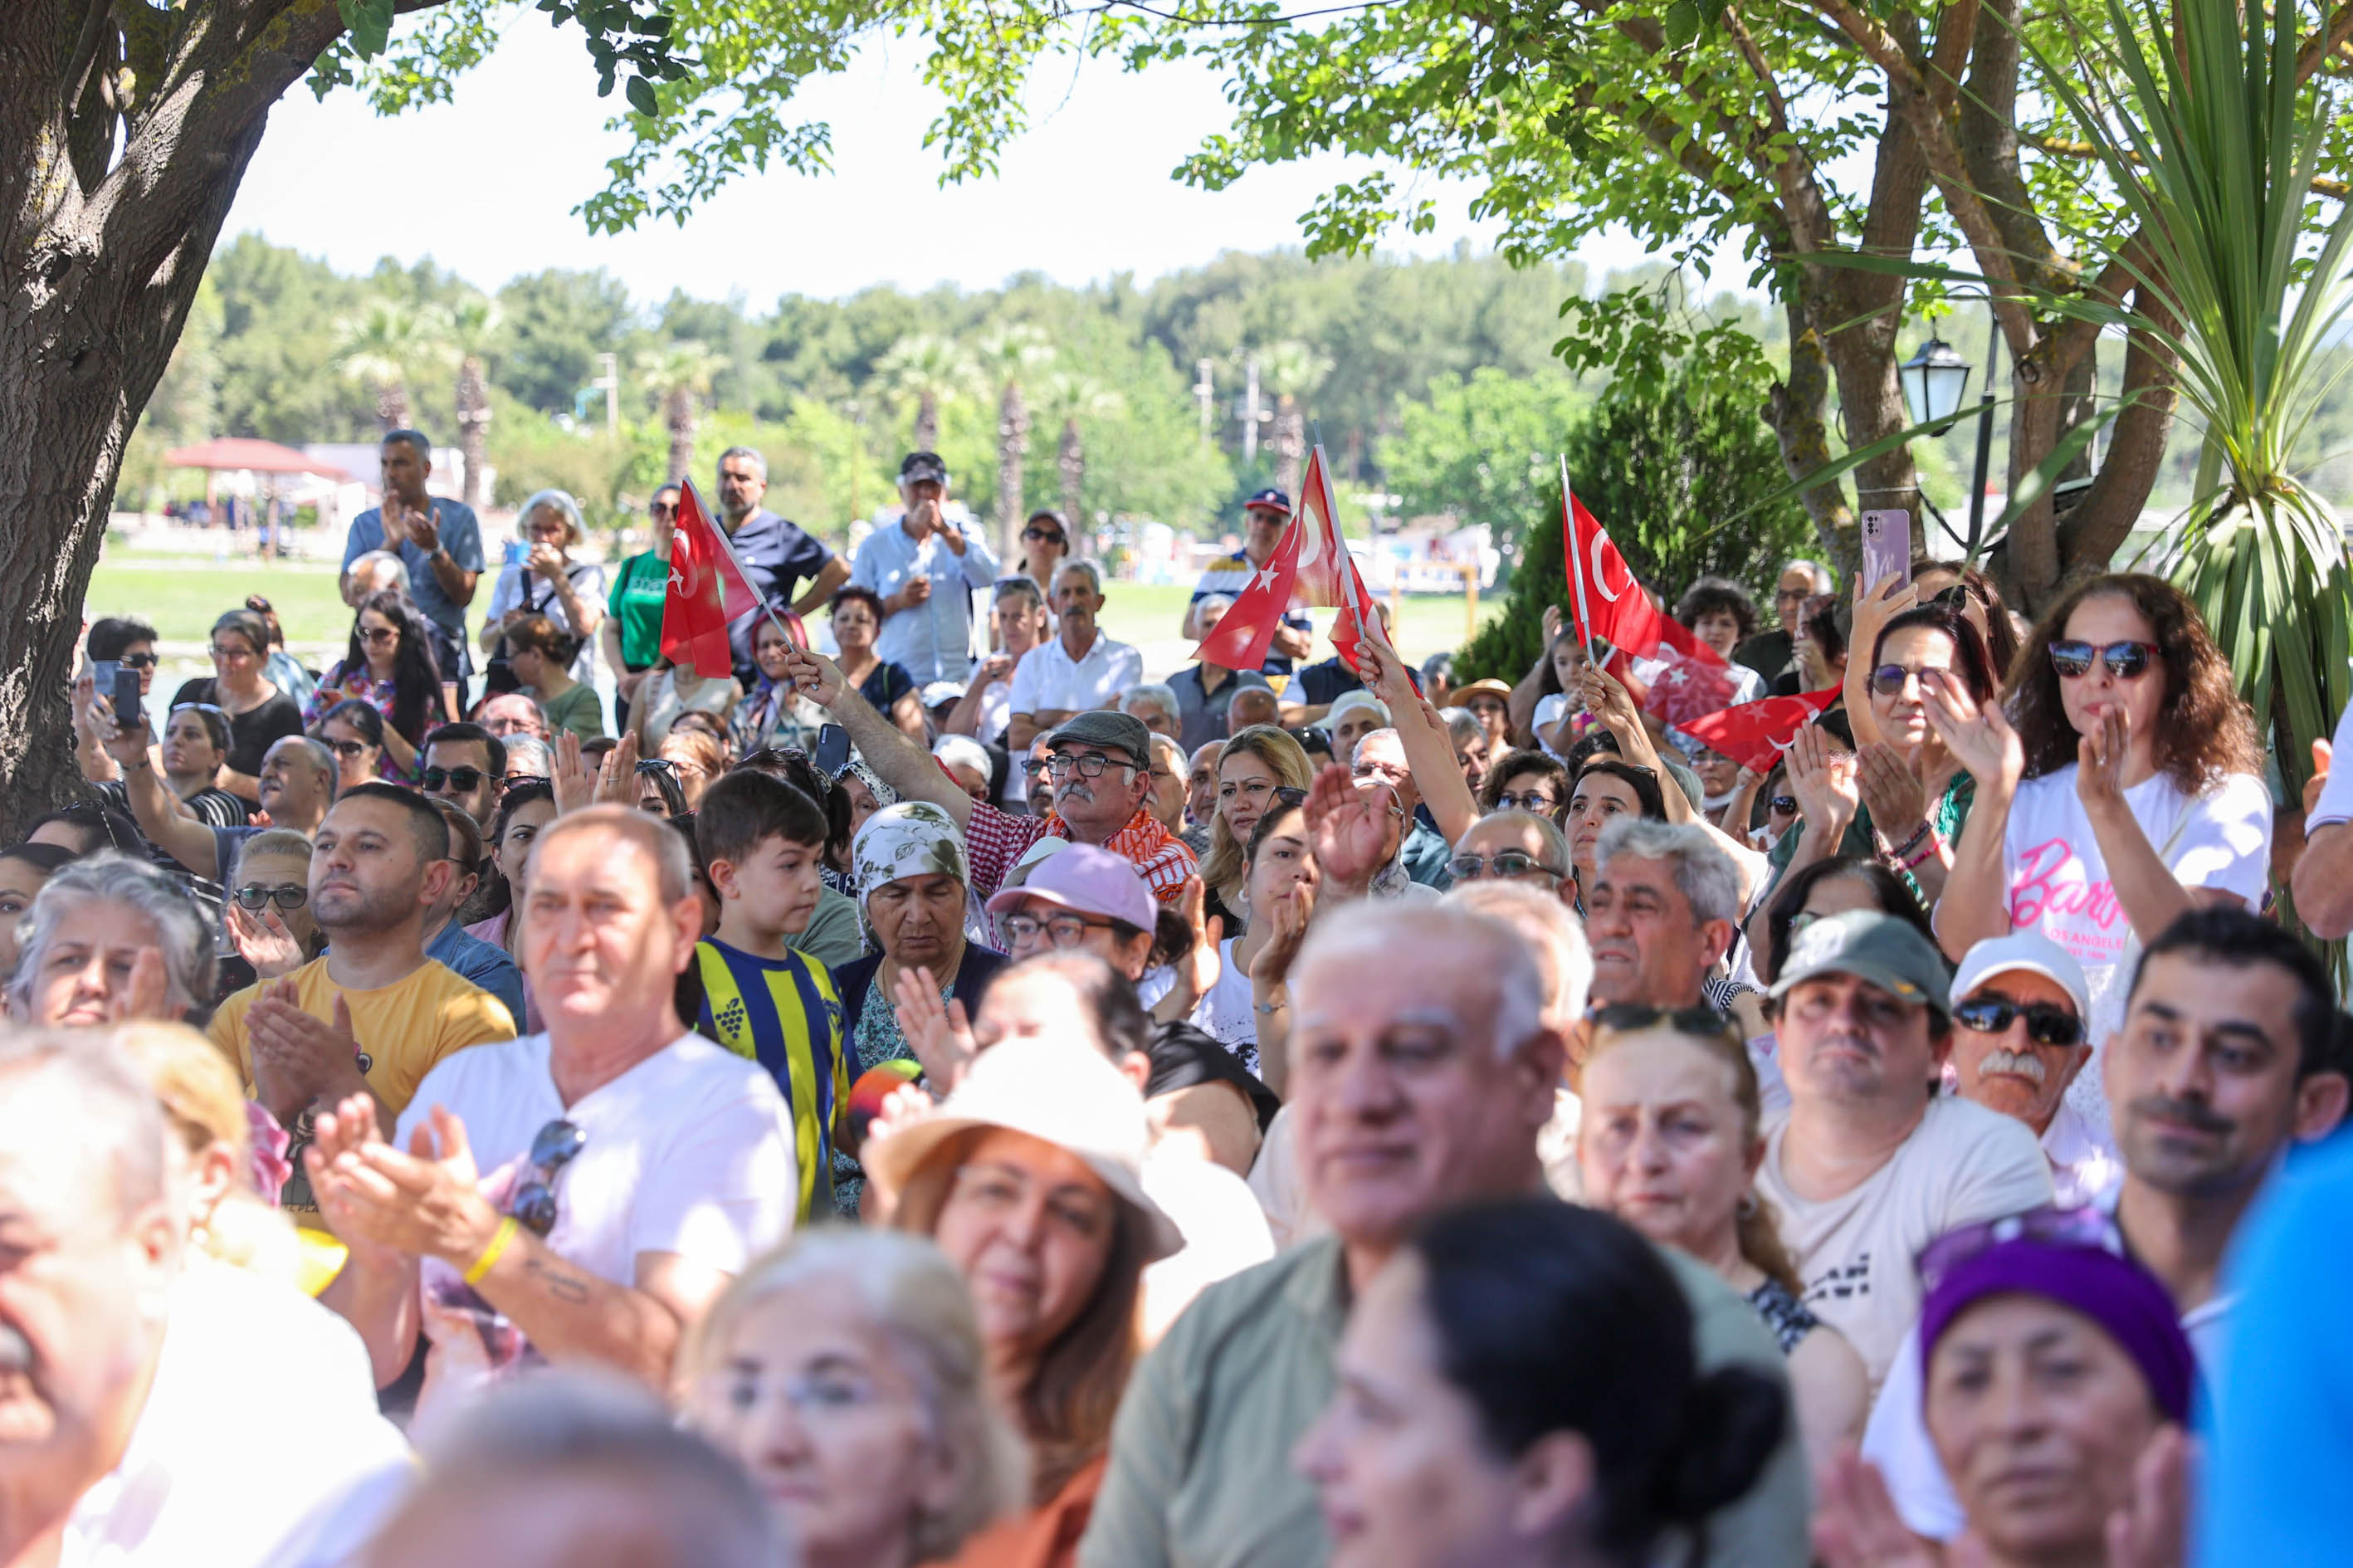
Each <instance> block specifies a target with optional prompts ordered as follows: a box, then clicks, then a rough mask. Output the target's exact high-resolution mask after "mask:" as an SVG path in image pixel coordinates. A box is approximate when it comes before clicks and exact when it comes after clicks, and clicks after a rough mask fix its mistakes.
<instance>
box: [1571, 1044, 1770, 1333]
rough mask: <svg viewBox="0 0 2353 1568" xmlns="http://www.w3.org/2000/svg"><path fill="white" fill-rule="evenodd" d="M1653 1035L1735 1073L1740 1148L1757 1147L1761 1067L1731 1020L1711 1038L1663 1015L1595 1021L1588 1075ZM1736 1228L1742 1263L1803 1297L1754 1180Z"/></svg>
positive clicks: (1760, 1124) (1734, 1223) (1734, 1098)
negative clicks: (1620, 1048) (1616, 1048)
mask: <svg viewBox="0 0 2353 1568" xmlns="http://www.w3.org/2000/svg"><path fill="white" fill-rule="evenodd" d="M1653 1030H1664V1031H1666V1032H1667V1033H1670V1034H1672V1035H1673V1036H1675V1037H1676V1038H1677V1039H1679V1040H1688V1041H1689V1042H1691V1044H1694V1045H1695V1046H1697V1047H1698V1048H1699V1049H1700V1050H1702V1051H1704V1052H1705V1053H1707V1054H1709V1055H1711V1056H1713V1057H1715V1059H1716V1060H1717V1061H1718V1062H1720V1063H1722V1064H1723V1065H1725V1067H1726V1068H1728V1069H1729V1070H1730V1071H1731V1074H1732V1103H1733V1104H1734V1105H1735V1106H1736V1107H1739V1110H1740V1145H1741V1148H1742V1149H1743V1150H1746V1149H1749V1148H1752V1147H1754V1146H1755V1144H1756V1142H1757V1138H1758V1136H1759V1135H1760V1133H1761V1131H1762V1129H1763V1127H1764V1122H1765V1108H1764V1104H1763V1100H1762V1097H1761V1096H1760V1095H1759V1093H1758V1091H1757V1064H1756V1063H1755V1062H1754V1061H1752V1060H1751V1059H1750V1058H1749V1055H1748V1045H1747V1043H1746V1042H1745V1041H1743V1040H1741V1039H1740V1038H1739V1036H1738V1035H1737V1034H1736V1033H1735V1031H1734V1027H1733V1024H1732V1022H1731V1021H1730V1020H1726V1021H1725V1026H1724V1027H1723V1028H1722V1029H1721V1030H1719V1031H1717V1032H1716V1033H1713V1034H1699V1033H1693V1032H1692V1031H1691V1030H1688V1029H1678V1028H1676V1027H1675V1026H1674V1024H1673V1023H1672V1022H1669V1021H1668V1020H1667V1019H1666V1018H1665V1017H1663V1016H1662V1017H1661V1018H1660V1019H1659V1020H1658V1022H1655V1023H1650V1024H1645V1025H1644V1026H1643V1027H1641V1028H1640V1029H1612V1028H1610V1027H1609V1026H1608V1025H1607V1024H1605V1023H1602V1022H1599V1020H1597V1021H1596V1022H1595V1023H1594V1026H1593V1048H1592V1053H1591V1054H1589V1055H1588V1056H1587V1058H1586V1067H1587V1070H1588V1071H1590V1070H1591V1068H1592V1065H1593V1063H1594V1062H1596V1061H1598V1060H1599V1059H1600V1056H1601V1054H1602V1053H1603V1052H1604V1051H1607V1050H1609V1049H1610V1048H1611V1047H1612V1046H1613V1045H1614V1044H1616V1043H1617V1042H1619V1041H1621V1040H1626V1039H1630V1038H1631V1037H1633V1036H1635V1035H1638V1034H1648V1033H1651V1031H1653ZM1587 1125H1588V1126H1590V1125H1591V1124H1590V1123H1589V1122H1588V1124H1587ZM1732 1228H1733V1235H1734V1237H1735V1239H1736V1241H1737V1242H1738V1243H1739V1245H1740V1255H1741V1256H1742V1257H1743V1258H1745V1259H1746V1260H1747V1262H1748V1263H1749V1264H1751V1265H1752V1266H1755V1267H1757V1269H1759V1270H1761V1271H1762V1272H1763V1273H1764V1274H1765V1275H1766V1276H1767V1277H1768V1278H1771V1279H1775V1280H1778V1281H1779V1282H1780V1283H1781V1285H1783V1286H1784V1287H1787V1288H1788V1290H1789V1291H1790V1293H1791V1294H1793V1295H1797V1296H1803V1295H1804V1294H1805V1291H1806V1287H1805V1283H1804V1282H1803V1281H1802V1280H1800V1279H1799V1277H1798V1266H1797V1264H1796V1263H1795V1262H1794V1261H1793V1260H1792V1259H1791V1258H1790V1256H1789V1249H1788V1247H1787V1246H1786V1245H1783V1244H1782V1241H1781V1221H1780V1215H1779V1214H1778V1213H1775V1211H1774V1208H1773V1204H1772V1202H1770V1201H1769V1200H1768V1199H1767V1198H1766V1197H1765V1196H1764V1195H1763V1194H1762V1193H1760V1192H1757V1184H1756V1183H1755V1182H1754V1181H1751V1182H1750V1183H1749V1184H1748V1190H1747V1191H1746V1192H1743V1193H1742V1194H1741V1195H1740V1206H1739V1207H1738V1208H1736V1209H1735V1210H1734V1211H1733V1220H1732Z"/></svg>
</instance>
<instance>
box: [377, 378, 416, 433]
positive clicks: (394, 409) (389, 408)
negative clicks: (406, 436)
mask: <svg viewBox="0 0 2353 1568" xmlns="http://www.w3.org/2000/svg"><path fill="white" fill-rule="evenodd" d="M375 422H376V423H377V424H378V425H380V426H382V427H383V429H384V430H385V433H386V434H387V435H388V434H390V433H391V432H392V431H394V430H406V429H413V428H414V427H413V426H412V424H411V422H410V420H409V418H408V387H407V385H406V383H404V382H399V381H387V382H385V383H384V384H383V385H382V386H380V387H377V388H376V389H375Z"/></svg>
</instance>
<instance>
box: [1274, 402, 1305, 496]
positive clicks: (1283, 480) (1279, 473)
mask: <svg viewBox="0 0 2353 1568" xmlns="http://www.w3.org/2000/svg"><path fill="white" fill-rule="evenodd" d="M1306 466H1307V418H1306V416H1305V415H1303V414H1302V413H1301V412H1300V410H1299V399H1297V398H1296V397H1291V396H1290V395H1289V394H1287V393H1286V394H1285V395H1284V396H1283V397H1282V398H1281V399H1280V400H1279V401H1278V402H1277V403H1276V405H1275V411H1274V487H1275V488H1276V489H1277V490H1280V491H1282V493H1283V494H1285V495H1288V496H1290V497H1291V499H1292V501H1293V503H1297V501H1298V500H1299V476H1300V472H1301V471H1302V470H1303V469H1304V468H1305V467H1306Z"/></svg>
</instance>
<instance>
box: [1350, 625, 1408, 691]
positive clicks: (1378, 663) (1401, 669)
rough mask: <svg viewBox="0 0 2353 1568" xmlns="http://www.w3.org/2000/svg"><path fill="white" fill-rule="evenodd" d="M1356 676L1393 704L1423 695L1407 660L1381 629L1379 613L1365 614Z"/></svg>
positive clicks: (1358, 648)
mask: <svg viewBox="0 0 2353 1568" xmlns="http://www.w3.org/2000/svg"><path fill="white" fill-rule="evenodd" d="M1356 679H1358V680H1360V681H1362V682H1364V683H1365V684H1366V686H1368V687H1370V688H1371V689H1372V690H1373V692H1374V693H1375V694H1377V695H1378V696H1379V697H1380V698H1381V700H1382V701H1383V702H1386V703H1388V704H1389V705H1390V706H1391V707H1392V708H1394V707H1395V706H1396V705H1397V704H1398V702H1400V701H1405V702H1419V700H1420V697H1419V694H1417V693H1416V692H1415V691H1414V689H1413V682H1412V681H1411V680H1410V679H1409V677H1408V676H1407V674H1406V671H1405V661H1404V660H1402V659H1400V658H1398V652H1397V650H1396V649H1395V648H1394V647H1392V646H1391V645H1390V643H1389V640H1388V637H1387V636H1386V635H1385V634H1384V633H1383V632H1382V630H1381V620H1380V617H1379V616H1377V615H1371V616H1366V618H1365V619H1364V621H1363V623H1362V625H1361V627H1360V629H1359V631H1358V635H1357V640H1356Z"/></svg>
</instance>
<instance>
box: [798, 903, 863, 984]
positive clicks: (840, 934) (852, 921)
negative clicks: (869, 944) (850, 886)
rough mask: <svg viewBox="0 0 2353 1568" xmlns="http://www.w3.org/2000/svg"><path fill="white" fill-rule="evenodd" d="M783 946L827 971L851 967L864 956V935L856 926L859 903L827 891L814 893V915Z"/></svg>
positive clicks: (858, 926)
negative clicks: (805, 927) (815, 902)
mask: <svg viewBox="0 0 2353 1568" xmlns="http://www.w3.org/2000/svg"><path fill="white" fill-rule="evenodd" d="M785 946H786V947H787V948H791V949H792V950H793V951H794V952H796V953H799V954H801V955H802V956H803V957H805V958H811V959H816V960H817V961H818V963H821V964H823V965H824V966H825V967H826V968H827V969H840V968H841V967H842V966H843V965H845V964H854V963H856V962H857V961H858V960H859V959H862V958H864V957H865V956H866V933H865V931H864V930H863V929H862V928H861V927H860V925H859V923H858V900H856V899H855V898H852V897H850V896H849V895H848V894H846V893H836V892H835V891H834V890H833V889H832V888H830V887H820V888H818V890H817V913H816V914H814V915H812V916H809V923H808V929H807V930H806V931H803V932H802V933H800V935H798V936H797V937H786V938H785Z"/></svg>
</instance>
